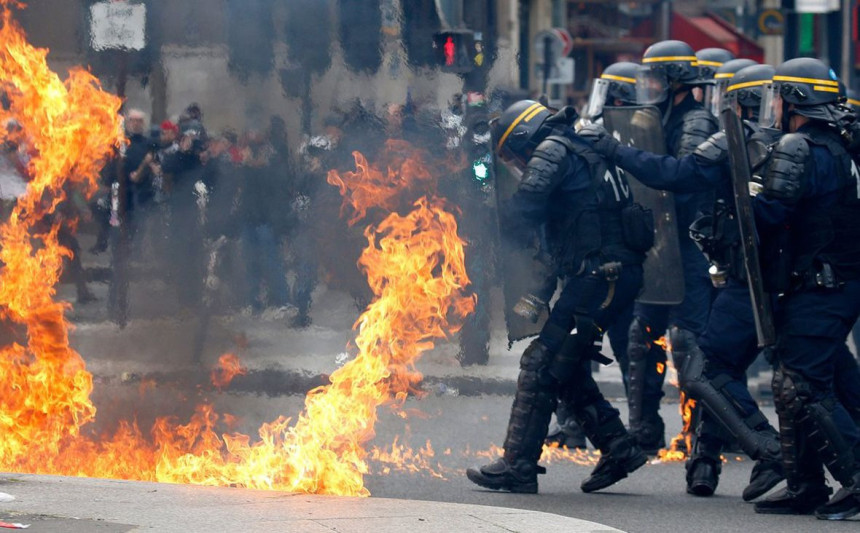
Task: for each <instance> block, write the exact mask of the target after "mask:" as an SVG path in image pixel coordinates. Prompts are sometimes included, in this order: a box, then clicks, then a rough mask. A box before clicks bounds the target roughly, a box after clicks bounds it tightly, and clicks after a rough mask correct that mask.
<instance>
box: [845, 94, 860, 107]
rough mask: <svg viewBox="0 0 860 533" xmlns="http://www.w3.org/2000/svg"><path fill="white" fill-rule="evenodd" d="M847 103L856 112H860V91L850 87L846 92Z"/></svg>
mask: <svg viewBox="0 0 860 533" xmlns="http://www.w3.org/2000/svg"><path fill="white" fill-rule="evenodd" d="M845 105H847V106H848V107H850V108H851V109H853V110H854V113H860V91H855V90H854V89H848V90H847V91H846V92H845Z"/></svg>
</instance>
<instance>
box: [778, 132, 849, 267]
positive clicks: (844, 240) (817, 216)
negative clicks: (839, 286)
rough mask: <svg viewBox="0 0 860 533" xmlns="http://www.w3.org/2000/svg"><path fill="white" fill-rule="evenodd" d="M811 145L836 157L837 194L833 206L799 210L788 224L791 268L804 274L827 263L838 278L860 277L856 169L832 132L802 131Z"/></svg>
mask: <svg viewBox="0 0 860 533" xmlns="http://www.w3.org/2000/svg"><path fill="white" fill-rule="evenodd" d="M802 135H803V137H804V138H805V139H806V141H807V142H808V143H809V144H810V145H813V146H822V147H824V148H826V149H827V151H828V152H830V154H831V155H832V156H833V158H834V159H835V160H836V168H837V176H836V178H837V179H838V180H839V193H838V195H837V196H838V200H837V203H836V205H834V206H830V207H827V208H819V209H814V210H811V209H802V210H800V212H799V213H798V215H799V216H798V217H797V218H796V219H795V221H794V223H793V224H792V227H791V230H790V232H791V242H792V243H793V245H794V246H793V256H794V258H793V262H792V270H793V271H794V272H795V273H798V274H801V275H802V274H804V273H807V272H809V271H810V270H815V269H818V268H819V267H820V266H821V265H820V264H819V263H827V264H829V265H830V266H831V267H832V268H833V270H834V271H835V272H836V275H837V277H838V278H839V279H841V280H850V279H857V278H860V223H858V221H860V172H858V167H857V165H856V163H855V162H854V161H852V159H851V156H850V155H849V154H848V152H847V150H846V149H845V147H844V146H843V144H842V142H841V141H840V139H839V137H838V136H837V135H836V133H834V132H831V131H829V130H821V133H820V134H818V135H816V136H815V137H812V136H810V135H807V134H805V133H804V134H802Z"/></svg>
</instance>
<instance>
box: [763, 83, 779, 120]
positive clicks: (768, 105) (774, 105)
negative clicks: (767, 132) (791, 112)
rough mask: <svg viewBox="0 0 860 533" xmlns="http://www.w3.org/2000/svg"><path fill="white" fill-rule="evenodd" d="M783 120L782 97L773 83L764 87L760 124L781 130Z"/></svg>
mask: <svg viewBox="0 0 860 533" xmlns="http://www.w3.org/2000/svg"><path fill="white" fill-rule="evenodd" d="M781 120H782V95H780V94H779V87H778V86H776V85H774V84H773V83H769V84H767V85H764V86H762V88H761V105H760V107H759V111H758V123H759V124H760V125H761V126H762V127H765V128H779V127H780V124H779V121H781Z"/></svg>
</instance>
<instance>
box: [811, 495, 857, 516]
mask: <svg viewBox="0 0 860 533" xmlns="http://www.w3.org/2000/svg"><path fill="white" fill-rule="evenodd" d="M857 514H860V493H858V492H857V491H856V490H850V489H846V488H841V489H839V490H838V491H837V492H836V495H835V496H833V498H832V499H831V500H830V501H829V502H827V503H825V504H824V505H822V506H821V507H819V508H817V509H816V510H815V517H816V518H819V519H821V520H845V519H848V518H851V517H852V516H854V515H857Z"/></svg>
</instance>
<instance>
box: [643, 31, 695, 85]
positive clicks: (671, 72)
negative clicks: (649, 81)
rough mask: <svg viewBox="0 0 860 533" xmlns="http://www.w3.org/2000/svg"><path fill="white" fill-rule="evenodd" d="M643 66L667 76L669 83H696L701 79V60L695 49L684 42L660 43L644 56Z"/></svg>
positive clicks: (646, 51)
mask: <svg viewBox="0 0 860 533" xmlns="http://www.w3.org/2000/svg"><path fill="white" fill-rule="evenodd" d="M642 65H643V66H646V67H648V68H649V69H650V70H652V71H660V72H663V73H665V74H666V77H667V78H668V79H669V81H673V82H674V81H677V82H681V83H695V82H696V80H697V78H698V77H699V60H698V58H697V57H696V53H695V52H694V51H693V48H692V47H691V46H690V45H689V44H687V43H685V42H684V41H674V40H669V41H660V42H657V43H654V44H652V45H651V46H649V47H648V49H647V50H645V53H644V54H642Z"/></svg>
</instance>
